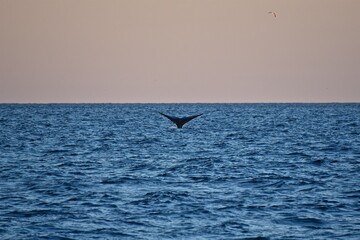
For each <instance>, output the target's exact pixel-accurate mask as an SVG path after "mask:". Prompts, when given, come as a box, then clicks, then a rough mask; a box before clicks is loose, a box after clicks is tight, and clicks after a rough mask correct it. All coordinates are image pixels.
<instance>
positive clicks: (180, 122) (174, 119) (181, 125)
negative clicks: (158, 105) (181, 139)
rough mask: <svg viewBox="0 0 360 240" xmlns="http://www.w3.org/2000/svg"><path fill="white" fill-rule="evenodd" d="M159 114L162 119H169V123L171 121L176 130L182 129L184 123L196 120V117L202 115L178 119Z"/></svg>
mask: <svg viewBox="0 0 360 240" xmlns="http://www.w3.org/2000/svg"><path fill="white" fill-rule="evenodd" d="M159 113H160V114H161V115H163V116H164V117H166V118H167V119H169V120H170V121H172V122H173V123H175V124H176V126H177V128H182V127H183V126H184V125H185V124H186V123H188V122H190V121H191V120H193V119H194V118H197V117H199V116H201V115H203V114H198V115H194V116H189V117H183V118H179V117H172V116H169V115H166V114H164V113H161V112H159Z"/></svg>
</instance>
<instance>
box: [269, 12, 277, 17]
mask: <svg viewBox="0 0 360 240" xmlns="http://www.w3.org/2000/svg"><path fill="white" fill-rule="evenodd" d="M268 13H269V14H272V15H273V16H274V17H276V12H268Z"/></svg>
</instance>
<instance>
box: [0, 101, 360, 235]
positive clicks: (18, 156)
mask: <svg viewBox="0 0 360 240" xmlns="http://www.w3.org/2000/svg"><path fill="white" fill-rule="evenodd" d="M159 111H161V112H164V113H166V114H169V115H175V116H188V115H193V114H198V113H204V115H202V116H201V117H198V118H196V119H194V120H192V121H191V122H189V123H188V124H186V125H185V126H184V128H183V129H177V128H176V126H175V125H174V124H173V123H171V122H170V121H169V120H168V119H166V118H164V117H163V116H161V115H160V114H159V113H158V112H159ZM0 239H344V240H345V239H346V240H348V239H354V240H355V239H356V240H357V239H360V104H47V105H31V104H25V105H21V104H15V105H12V104H2V105H0Z"/></svg>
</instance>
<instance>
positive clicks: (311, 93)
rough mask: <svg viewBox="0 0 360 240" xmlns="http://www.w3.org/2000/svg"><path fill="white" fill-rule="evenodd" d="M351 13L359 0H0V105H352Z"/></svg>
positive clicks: (359, 70) (354, 48) (357, 95)
mask: <svg viewBox="0 0 360 240" xmlns="http://www.w3.org/2000/svg"><path fill="white" fill-rule="evenodd" d="M359 10H360V1H359V0H0V102H37V103H42V102H45V103H47V102H360V13H359ZM269 11H274V12H276V13H277V17H276V18H274V17H273V16H272V15H271V14H268V12H269Z"/></svg>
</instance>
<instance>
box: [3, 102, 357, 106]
mask: <svg viewBox="0 0 360 240" xmlns="http://www.w3.org/2000/svg"><path fill="white" fill-rule="evenodd" d="M359 103H360V101H359V102H356V101H355V102H354V101H342V102H340V101H338V102H336V101H333V102H320V101H319V102H316V101H314V102H300V101H299V102H297V101H294V102H290V101H289V102H276V101H274V102H0V105H30V104H33V105H51V104H54V105H55V104H74V105H75V104H79V105H80V104H359Z"/></svg>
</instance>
